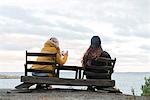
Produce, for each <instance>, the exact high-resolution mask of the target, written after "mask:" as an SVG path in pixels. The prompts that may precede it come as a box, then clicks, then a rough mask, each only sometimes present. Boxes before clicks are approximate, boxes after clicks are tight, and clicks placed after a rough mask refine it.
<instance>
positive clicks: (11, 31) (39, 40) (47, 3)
mask: <svg viewBox="0 0 150 100" xmlns="http://www.w3.org/2000/svg"><path fill="white" fill-rule="evenodd" d="M149 12H150V0H0V43H1V45H0V72H11V71H12V72H23V71H24V63H25V51H26V50H28V51H30V52H40V50H41V48H42V47H43V44H44V42H45V41H46V40H48V39H49V38H50V37H56V38H58V40H59V42H60V48H61V50H64V51H68V52H69V57H68V60H67V62H66V65H76V66H81V59H82V57H83V55H84V53H85V51H86V50H87V48H88V47H89V45H90V39H91V37H92V36H94V35H98V36H100V38H101V41H102V48H103V50H105V51H107V52H108V53H109V54H110V55H111V57H112V58H116V59H117V61H116V65H115V69H114V70H115V72H150V28H149V27H150V13H149Z"/></svg>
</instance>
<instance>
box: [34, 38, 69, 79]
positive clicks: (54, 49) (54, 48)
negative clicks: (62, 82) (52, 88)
mask: <svg viewBox="0 0 150 100" xmlns="http://www.w3.org/2000/svg"><path fill="white" fill-rule="evenodd" d="M41 53H57V55H56V63H58V64H59V65H63V64H64V63H65V62H66V61H67V58H68V52H66V53H64V54H63V55H62V54H61V53H60V48H59V42H58V40H57V38H55V37H52V38H50V39H49V40H47V41H46V43H45V44H44V47H43V48H42V50H41ZM53 60H54V59H53V58H52V57H38V58H37V61H45V62H52V61H53ZM31 68H32V69H38V70H49V71H54V67H53V66H51V65H36V64H34V65H32V67H31ZM32 75H33V76H48V77H54V75H53V74H50V73H37V72H33V73H32Z"/></svg>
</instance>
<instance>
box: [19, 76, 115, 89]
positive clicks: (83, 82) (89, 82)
mask: <svg viewBox="0 0 150 100" xmlns="http://www.w3.org/2000/svg"><path fill="white" fill-rule="evenodd" d="M21 81H22V82H25V83H35V84H51V85H70V86H103V87H114V86H115V81H114V80H108V79H107V80H104V79H99V80H96V79H63V78H49V77H34V76H22V77H21Z"/></svg>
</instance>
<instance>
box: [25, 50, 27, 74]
mask: <svg viewBox="0 0 150 100" xmlns="http://www.w3.org/2000/svg"><path fill="white" fill-rule="evenodd" d="M24 67H25V76H27V50H26V63H25V65H24Z"/></svg>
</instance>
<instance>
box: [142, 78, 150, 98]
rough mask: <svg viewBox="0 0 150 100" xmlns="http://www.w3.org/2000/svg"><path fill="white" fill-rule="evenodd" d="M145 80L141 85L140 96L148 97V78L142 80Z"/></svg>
mask: <svg viewBox="0 0 150 100" xmlns="http://www.w3.org/2000/svg"><path fill="white" fill-rule="evenodd" d="M144 79H145V84H144V85H142V88H141V89H142V94H141V95H142V96H147V95H150V77H149V78H146V77H145V78H144Z"/></svg>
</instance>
